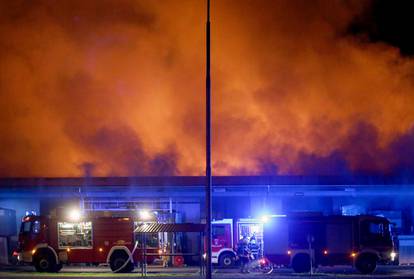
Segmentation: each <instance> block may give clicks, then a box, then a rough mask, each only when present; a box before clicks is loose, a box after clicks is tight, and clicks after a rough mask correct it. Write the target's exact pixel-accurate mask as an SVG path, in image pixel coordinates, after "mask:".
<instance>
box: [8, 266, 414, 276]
mask: <svg viewBox="0 0 414 279" xmlns="http://www.w3.org/2000/svg"><path fill="white" fill-rule="evenodd" d="M85 277H88V278H91V277H92V278H139V277H141V273H140V270H139V269H136V270H135V271H134V272H133V273H129V274H113V273H112V272H111V271H110V270H109V268H108V267H82V266H70V267H64V268H63V269H62V271H61V272H59V273H54V274H53V273H51V274H47V273H38V272H35V271H34V269H33V268H32V267H30V266H18V267H0V278H85ZM148 277H149V278H151V279H157V278H176V279H181V278H183V279H184V278H186V279H188V278H202V277H201V276H200V274H199V269H198V268H193V267H191V268H168V269H164V268H160V267H150V268H149V270H148ZM309 277H311V276H310V275H309V274H295V273H293V272H292V270H291V269H287V268H282V269H276V270H274V272H273V273H272V274H269V275H267V274H262V273H255V272H253V273H249V274H241V273H239V271H238V269H215V270H214V276H213V278H229V279H231V278H244V279H250V278H254V279H257V278H268V279H271V278H285V279H289V278H295V279H301V278H309ZM312 278H326V279H330V278H381V279H385V278H414V266H380V267H378V269H377V270H376V272H375V273H374V274H373V275H361V274H359V273H357V272H356V271H355V270H354V269H352V268H351V267H347V266H338V267H329V268H320V269H318V270H316V271H315V273H314V274H313V275H312Z"/></svg>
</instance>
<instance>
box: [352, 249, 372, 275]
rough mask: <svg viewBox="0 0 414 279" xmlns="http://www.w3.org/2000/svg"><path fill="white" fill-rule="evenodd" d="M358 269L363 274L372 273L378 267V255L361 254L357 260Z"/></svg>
mask: <svg viewBox="0 0 414 279" xmlns="http://www.w3.org/2000/svg"><path fill="white" fill-rule="evenodd" d="M355 267H356V269H357V270H358V271H359V272H361V273H362V274H370V273H373V272H374V271H375V269H376V268H377V256H376V255H374V254H368V253H366V254H361V255H360V256H359V257H358V258H357V260H356V262H355Z"/></svg>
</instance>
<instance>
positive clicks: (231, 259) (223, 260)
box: [219, 253, 236, 268]
mask: <svg viewBox="0 0 414 279" xmlns="http://www.w3.org/2000/svg"><path fill="white" fill-rule="evenodd" d="M235 262H236V257H235V256H234V254H232V253H223V254H221V255H220V257H219V265H220V267H224V268H229V267H233V266H234V264H235Z"/></svg>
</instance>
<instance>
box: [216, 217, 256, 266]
mask: <svg viewBox="0 0 414 279" xmlns="http://www.w3.org/2000/svg"><path fill="white" fill-rule="evenodd" d="M243 237H247V238H248V239H252V238H255V246H256V247H257V250H256V251H253V252H254V253H256V255H255V256H260V254H261V252H262V246H263V223H262V222H261V221H260V220H257V219H239V220H233V219H222V220H216V221H213V222H212V247H211V250H212V258H211V261H212V263H213V264H218V265H219V266H221V267H231V266H234V265H235V264H236V259H237V254H236V250H237V249H236V248H237V243H238V242H239V241H240V239H242V238H243Z"/></svg>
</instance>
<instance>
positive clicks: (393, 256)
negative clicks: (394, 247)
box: [390, 251, 397, 261]
mask: <svg viewBox="0 0 414 279" xmlns="http://www.w3.org/2000/svg"><path fill="white" fill-rule="evenodd" d="M390 256H391V261H394V260H395V257H397V253H395V252H394V251H392V252H391V254H390Z"/></svg>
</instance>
